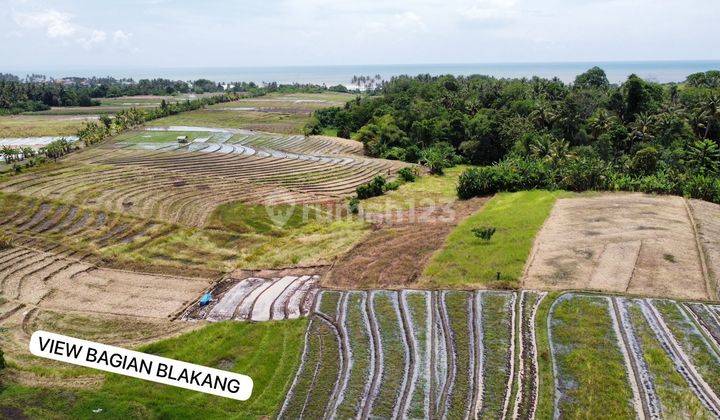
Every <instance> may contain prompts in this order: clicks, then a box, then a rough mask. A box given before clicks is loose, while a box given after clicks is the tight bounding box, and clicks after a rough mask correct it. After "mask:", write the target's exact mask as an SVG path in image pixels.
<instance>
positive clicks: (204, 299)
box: [200, 292, 212, 306]
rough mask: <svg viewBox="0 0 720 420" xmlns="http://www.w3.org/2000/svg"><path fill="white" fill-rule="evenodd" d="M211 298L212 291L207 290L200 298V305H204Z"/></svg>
mask: <svg viewBox="0 0 720 420" xmlns="http://www.w3.org/2000/svg"><path fill="white" fill-rule="evenodd" d="M211 300H212V293H210V292H207V293H205V294H204V295H202V297H201V298H200V306H205V305H207V304H208V303H210V301H211Z"/></svg>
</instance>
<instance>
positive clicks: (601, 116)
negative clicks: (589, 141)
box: [588, 108, 613, 140]
mask: <svg viewBox="0 0 720 420" xmlns="http://www.w3.org/2000/svg"><path fill="white" fill-rule="evenodd" d="M612 122H613V116H612V114H610V112H608V110H606V109H605V108H600V109H598V110H597V112H595V115H593V116H592V117H590V118H589V119H588V126H589V127H590V136H591V137H592V138H593V140H597V139H598V137H600V136H601V135H602V134H603V133H605V132H607V131H608V130H609V129H610V126H611V125H612Z"/></svg>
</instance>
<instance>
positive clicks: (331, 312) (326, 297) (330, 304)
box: [318, 290, 342, 319]
mask: <svg viewBox="0 0 720 420" xmlns="http://www.w3.org/2000/svg"><path fill="white" fill-rule="evenodd" d="M341 296H342V293H341V292H338V291H335V290H323V291H322V292H320V303H319V304H318V310H319V311H320V312H322V313H324V314H325V315H327V316H329V317H330V318H332V319H335V318H337V310H338V302H340V297H341Z"/></svg>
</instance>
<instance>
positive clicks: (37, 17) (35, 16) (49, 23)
mask: <svg viewBox="0 0 720 420" xmlns="http://www.w3.org/2000/svg"><path fill="white" fill-rule="evenodd" d="M13 18H14V20H15V23H17V24H18V25H19V26H20V27H22V28H26V29H43V30H44V31H45V34H46V35H47V36H48V37H50V38H65V37H69V36H72V35H73V34H75V33H76V32H77V30H78V29H77V27H76V26H75V25H74V24H73V23H72V22H71V19H72V15H70V14H68V13H62V12H58V11H57V10H52V9H48V10H43V11H40V12H35V13H16V14H15V16H14V17H13Z"/></svg>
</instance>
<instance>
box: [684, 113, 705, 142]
mask: <svg viewBox="0 0 720 420" xmlns="http://www.w3.org/2000/svg"><path fill="white" fill-rule="evenodd" d="M709 119H710V118H709V116H708V113H707V111H706V110H704V109H702V108H696V109H694V110H693V111H692V112H690V114H689V115H688V123H689V124H690V128H692V131H693V133H695V135H696V136H697V137H698V138H703V135H704V134H705V132H706V127H708V125H709Z"/></svg>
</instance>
